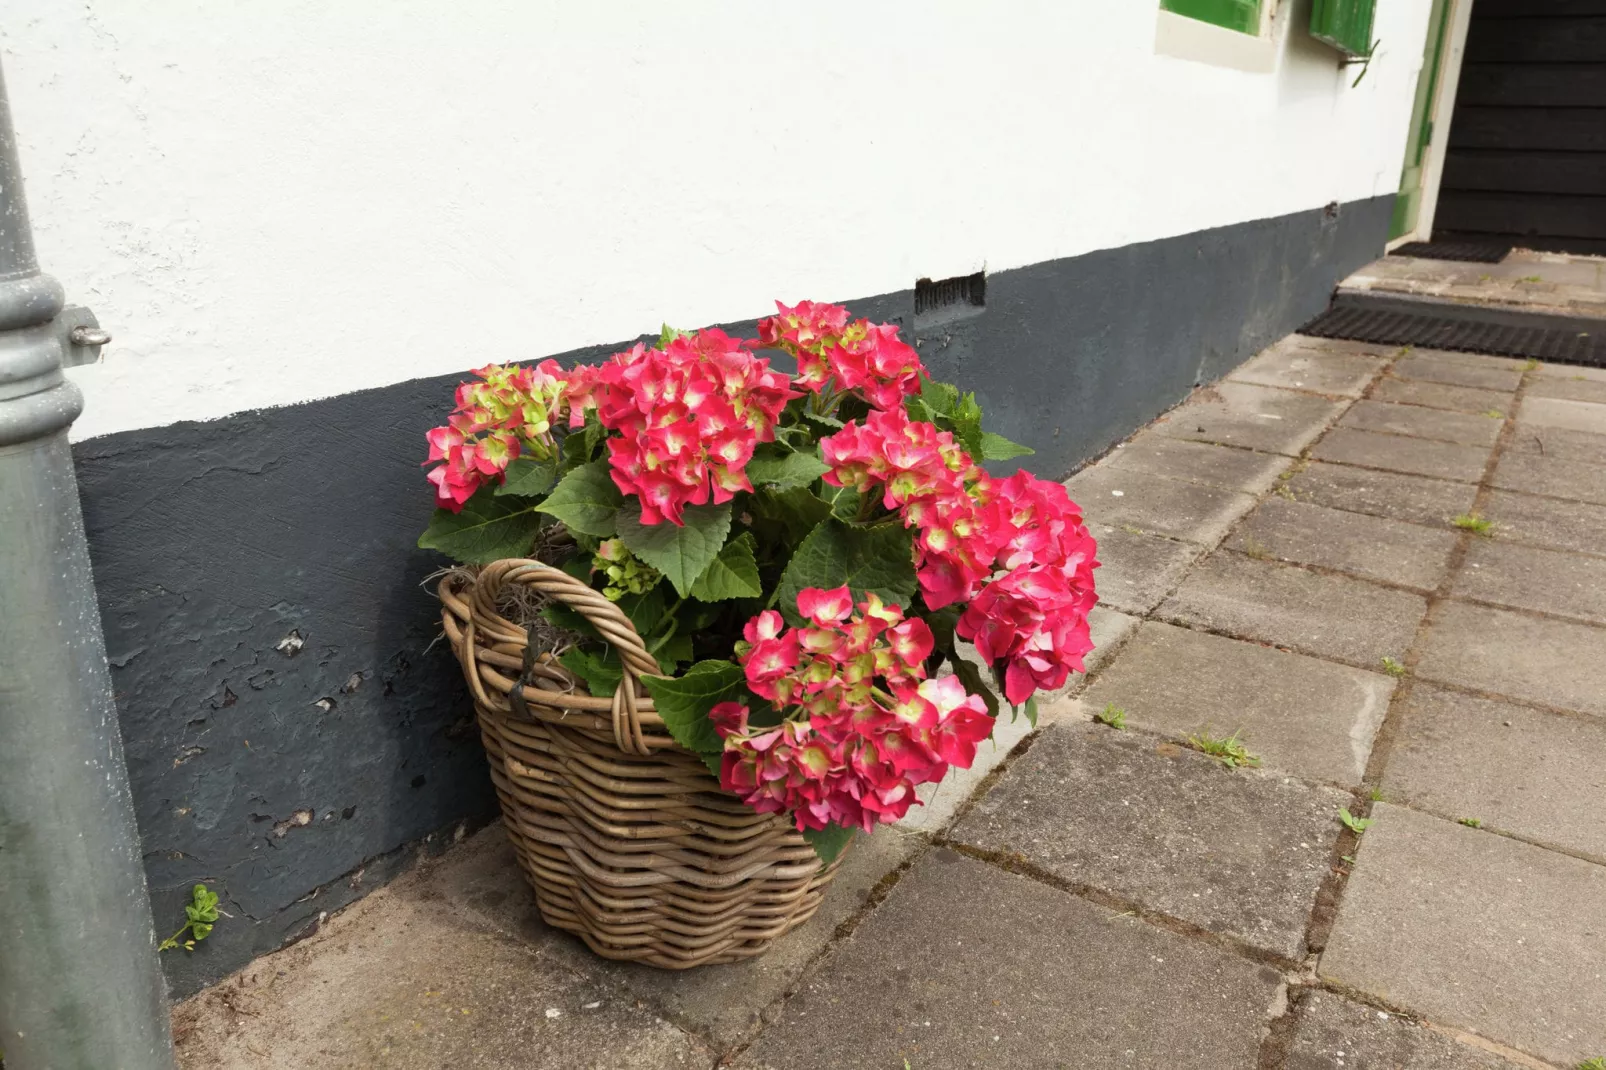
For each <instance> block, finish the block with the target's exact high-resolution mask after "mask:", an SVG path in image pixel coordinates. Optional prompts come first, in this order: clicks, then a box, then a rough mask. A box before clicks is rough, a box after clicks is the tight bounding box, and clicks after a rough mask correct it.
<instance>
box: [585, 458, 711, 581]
mask: <svg viewBox="0 0 1606 1070" xmlns="http://www.w3.org/2000/svg"><path fill="white" fill-rule="evenodd" d="M562 489H563V488H562V486H559V487H558V490H562ZM556 496H557V492H556V491H554V492H553V497H556ZM681 519H682V520H683V521H685V523H684V524H682V525H675V524H671V523H670V522H669V521H667V520H665V521H662V522H661V523H657V524H652V525H647V524H643V523H642V522H641V510H640V508H639V507H637V506H635V505H632V506H631V507H630V508H626V509H620V510H619V515H618V524H619V538H620V539H622V540H623V541H624V544H625V547H626V548H627V549H629V551H630V552H631V553H633V554H635V555H636V556H637V557H639V558H641V559H642V560H643V561H645V562H647V564H649V565H651V566H652V567H653V568H655V569H657V570H658V571H659V572H662V573H663V574H664V575H665V576H666V577H668V579H669V582H670V583H672V584H674V587H675V593H676V594H678V595H680V596H681V597H682V598H687V597H690V596H691V589H692V585H693V584H695V583H696V582H697V578H698V577H699V576H701V575H702V574H703V570H704V569H706V568H707V567H708V566H709V565H710V564H712V563H713V560H714V558H715V557H717V556H718V555H719V551H720V549H721V548H722V547H723V546H724V545H725V536H726V535H729V534H730V530H731V506H730V502H726V503H725V504H724V505H688V506H687V507H686V509H685V511H684V512H682V513H681Z"/></svg>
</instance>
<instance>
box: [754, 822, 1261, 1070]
mask: <svg viewBox="0 0 1606 1070" xmlns="http://www.w3.org/2000/svg"><path fill="white" fill-rule="evenodd" d="M1279 980H1280V978H1279V976H1278V974H1277V972H1276V971H1275V970H1272V969H1270V968H1269V967H1266V966H1257V965H1254V964H1253V963H1250V962H1248V961H1246V960H1244V959H1242V958H1240V957H1238V956H1235V955H1232V954H1230V953H1228V952H1226V951H1224V950H1222V949H1220V948H1216V947H1211V946H1208V945H1205V944H1202V943H1199V942H1198V941H1193V940H1188V939H1186V938H1184V937H1180V936H1177V935H1175V934H1173V933H1169V932H1165V931H1163V930H1160V929H1156V928H1153V927H1151V926H1149V925H1146V924H1144V923H1142V922H1140V921H1137V920H1135V919H1133V918H1122V917H1118V916H1116V914H1115V912H1113V911H1110V910H1106V909H1104V908H1102V907H1098V906H1094V905H1093V904H1091V903H1088V902H1085V901H1083V900H1080V899H1077V898H1075V897H1074V896H1070V895H1066V894H1064V893H1062V892H1059V891H1056V890H1054V889H1052V888H1048V887H1046V886H1044V885H1041V884H1038V883H1036V882H1033V881H1030V880H1027V879H1026V878H1024V877H1018V876H1015V875H1014V874H1010V873H1005V872H1003V871H1001V870H998V869H995V868H993V867H992V866H989V865H987V864H985V863H982V862H978V861H975V860H973V859H970V858H965V857H963V856H961V855H958V854H956V853H954V852H951V851H941V850H939V851H933V852H931V853H930V854H928V855H926V856H925V857H924V858H922V859H921V860H920V861H919V862H918V863H916V864H915V866H914V868H913V869H911V870H910V872H909V873H908V874H907V875H905V876H904V878H903V879H902V880H901V881H899V882H898V885H897V887H895V888H893V889H892V893H891V895H890V896H888V898H887V901H886V902H885V903H883V904H882V905H881V907H880V908H879V909H877V910H876V912H875V913H874V914H873V915H871V916H870V917H869V918H868V919H867V920H866V921H865V922H864V923H863V924H861V925H860V926H859V928H858V930H857V931H855V932H854V934H853V936H852V937H851V938H849V939H848V940H847V941H846V942H845V943H844V944H843V945H842V946H840V947H839V948H838V949H836V950H835V951H833V952H832V954H831V956H830V957H829V958H828V959H826V960H825V962H824V963H823V964H822V965H821V968H820V969H819V970H817V971H816V972H815V973H814V974H813V976H812V977H811V978H810V980H809V982H808V984H807V985H806V986H805V987H804V988H803V989H802V990H800V991H799V992H798V993H797V994H796V995H795V996H793V997H792V998H791V999H790V1000H788V1001H787V1003H786V1006H785V1008H784V1009H783V1010H782V1012H781V1017H780V1019H779V1021H777V1022H776V1023H775V1024H774V1025H772V1026H771V1027H770V1028H769V1029H767V1030H765V1032H764V1033H763V1034H762V1035H761V1036H760V1037H759V1039H758V1041H757V1043H755V1044H754V1045H753V1047H752V1048H750V1049H748V1051H747V1052H746V1053H745V1054H744V1055H743V1057H742V1058H741V1059H740V1060H739V1061H738V1062H737V1064H736V1065H737V1066H738V1067H740V1068H744V1070H819V1068H822V1067H855V1068H856V1067H886V1068H888V1070H892V1068H901V1067H903V1066H904V1063H905V1061H906V1060H907V1062H908V1065H909V1066H910V1067H921V1068H938V1067H943V1068H947V1067H954V1068H958V1067H978V1068H979V1067H1010V1068H1011V1070H1039V1068H1041V1070H1049V1068H1056V1070H1057V1068H1063V1067H1087V1068H1093V1067H1169V1066H1186V1067H1188V1068H1189V1070H1243V1068H1245V1067H1251V1066H1254V1065H1255V1059H1256V1052H1257V1051H1258V1049H1259V1046H1260V1032H1261V1029H1262V1026H1263V1025H1264V1023H1265V1020H1266V1017H1267V1012H1268V1008H1269V1007H1270V1005H1271V1004H1272V1003H1273V1001H1274V1000H1275V998H1276V994H1277V990H1278V982H1279ZM1159 1008H1163V1010H1157V1009H1159Z"/></svg>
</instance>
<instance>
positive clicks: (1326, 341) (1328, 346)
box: [1271, 333, 1410, 357]
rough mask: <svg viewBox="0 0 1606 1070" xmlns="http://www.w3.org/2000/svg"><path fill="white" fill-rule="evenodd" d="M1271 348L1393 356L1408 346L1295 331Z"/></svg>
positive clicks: (1364, 355)
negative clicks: (1319, 335)
mask: <svg viewBox="0 0 1606 1070" xmlns="http://www.w3.org/2000/svg"><path fill="white" fill-rule="evenodd" d="M1271 348H1272V349H1274V350H1283V349H1289V350H1303V351H1305V352H1312V353H1350V354H1354V355H1356V356H1362V357H1395V356H1398V355H1399V354H1400V353H1402V352H1404V351H1405V350H1407V349H1409V348H1410V347H1409V346H1397V345H1388V344H1384V343H1381V342H1357V341H1354V340H1353V339H1349V338H1318V337H1316V336H1315V335H1314V334H1297V333H1296V334H1291V335H1289V336H1288V337H1286V338H1283V339H1281V340H1279V341H1277V342H1274V343H1272V346H1271Z"/></svg>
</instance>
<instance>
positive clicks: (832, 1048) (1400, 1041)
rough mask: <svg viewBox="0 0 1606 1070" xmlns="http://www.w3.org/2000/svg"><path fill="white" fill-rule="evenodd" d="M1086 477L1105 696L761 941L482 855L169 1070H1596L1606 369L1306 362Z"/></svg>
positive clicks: (1385, 356) (350, 915)
mask: <svg viewBox="0 0 1606 1070" xmlns="http://www.w3.org/2000/svg"><path fill="white" fill-rule="evenodd" d="M1540 402H1545V403H1544V404H1541V403H1540ZM1068 486H1069V488H1070V491H1071V495H1072V497H1073V498H1075V499H1077V500H1078V501H1079V502H1080V503H1081V504H1082V506H1083V508H1084V510H1085V512H1086V515H1087V518H1088V521H1089V523H1090V525H1091V527H1092V529H1093V531H1094V533H1095V534H1096V535H1097V536H1098V538H1099V540H1100V546H1101V557H1102V559H1103V560H1104V562H1105V564H1104V567H1103V568H1102V569H1101V570H1100V574H1099V581H1100V590H1101V595H1102V598H1103V605H1102V606H1101V607H1100V609H1099V610H1098V612H1097V614H1096V615H1095V618H1094V621H1093V624H1094V633H1095V637H1096V638H1097V639H1098V640H1099V643H1100V648H1099V651H1098V654H1097V657H1096V658H1095V659H1093V661H1092V663H1091V665H1090V668H1091V670H1092V671H1091V672H1090V674H1089V676H1088V677H1087V678H1085V679H1078V680H1077V681H1076V682H1075V683H1074V684H1073V685H1072V686H1071V687H1069V688H1067V689H1066V690H1065V692H1064V693H1062V694H1060V695H1057V696H1052V697H1051V699H1050V700H1049V701H1046V702H1044V703H1043V704H1042V710H1043V716H1042V723H1041V724H1040V725H1039V727H1038V728H1037V729H1036V730H1032V729H1031V728H1030V727H1029V726H1028V725H1026V724H1025V722H1024V721H1020V722H1016V723H1013V724H1007V725H1001V727H1000V730H999V737H1000V738H999V743H998V745H997V746H996V747H992V748H984V751H983V754H982V755H981V757H980V759H979V761H978V766H977V768H976V769H974V770H972V771H971V772H969V773H968V774H966V775H965V776H963V777H958V778H956V779H955V780H954V781H953V782H951V783H949V784H946V785H944V786H943V788H942V790H941V792H940V793H938V794H937V795H935V796H932V797H931V798H929V799H928V802H929V803H930V805H929V806H928V807H926V808H925V809H924V810H922V811H917V812H916V814H915V815H912V816H911V819H910V820H909V821H907V822H906V823H905V826H904V827H902V828H891V829H885V830H882V831H881V832H878V833H877V834H876V835H875V836H874V837H872V838H870V839H869V840H867V841H862V842H860V843H859V844H857V845H856V847H855V848H854V850H853V851H852V852H851V854H850V856H849V858H848V860H847V862H846V865H845V868H844V871H843V873H842V875H841V877H840V878H839V879H838V880H837V882H836V885H835V887H834V888H833V890H832V892H831V894H830V896H829V898H828V899H827V901H826V905H825V907H824V908H823V909H822V911H821V913H820V914H819V915H818V916H817V917H816V918H814V919H813V920H812V921H811V922H810V923H809V924H808V925H806V926H804V927H803V928H802V929H800V930H799V931H798V932H796V933H794V934H792V935H791V936H789V937H788V938H787V939H786V940H784V941H783V942H782V943H781V944H780V945H779V946H777V947H776V948H775V949H774V950H773V951H772V952H771V953H769V954H768V955H765V956H764V957H762V958H760V959H757V960H754V961H751V962H748V963H743V964H740V965H736V966H723V967H713V968H706V969H701V970H697V971H692V972H688V973H684V974H668V973H663V972H658V971H654V970H648V969H642V968H636V967H627V966H620V965H618V964H611V963H606V962H603V961H601V960H599V959H597V958H595V957H594V956H592V955H590V954H589V953H587V952H586V951H585V950H584V949H583V948H581V947H580V946H579V945H578V944H577V943H576V942H575V941H574V940H572V939H570V938H569V937H567V936H564V935H562V934H559V933H556V932H554V931H553V930H551V929H548V928H547V927H546V926H545V925H543V924H542V922H541V921H540V920H539V918H538V916H537V915H536V912H535V909H534V906H533V902H532V900H531V896H530V894H529V892H528V890H527V889H526V888H525V886H524V885H523V883H522V881H521V878H520V877H519V875H518V873H517V871H516V868H515V866H514V863H513V859H512V855H511V851H510V850H509V848H508V845H507V842H506V840H505V838H504V837H503V836H502V834H501V832H500V829H499V828H496V827H492V828H490V829H487V830H484V831H483V832H481V833H479V834H478V835H476V836H474V837H472V838H471V839H470V840H469V841H468V842H466V843H465V844H463V845H461V846H459V847H457V848H456V849H454V850H452V851H450V852H448V853H447V854H446V855H445V856H444V857H443V858H441V859H439V860H437V861H433V862H426V863H423V864H421V865H420V866H419V867H418V868H417V869H415V871H413V872H412V873H410V874H409V875H407V876H406V877H404V878H403V879H401V880H399V881H397V882H395V883H394V884H392V885H391V886H390V887H388V888H386V889H384V890H382V891H380V892H378V893H376V894H374V895H372V896H370V897H368V898H367V899H365V900H363V901H362V902H361V903H359V904H357V905H356V906H354V907H352V908H351V909H349V910H347V911H346V912H344V913H343V914H341V915H339V916H337V917H334V918H332V919H330V920H329V922H328V924H327V925H325V926H324V928H323V930H322V931H321V932H319V933H318V934H317V935H315V936H313V937H312V938H310V939H308V940H306V941H303V942H302V943H300V944H297V945H295V946H293V947H291V948H289V949H287V950H285V951H282V952H279V953H277V954H274V955H270V956H268V957H266V958H263V959H261V960H259V961H258V962H257V963H256V964H254V965H253V966H251V967H249V968H248V969H246V970H244V971H242V973H240V974H239V975H236V977H234V978H232V979H230V980H229V981H227V982H225V983H224V984H222V985H220V986H218V987H217V988H215V989H212V990H210V991H209V992H207V993H203V994H202V995H201V996H199V997H196V998H195V999H193V1000H191V1001H190V1002H189V1003H187V1004H185V1005H183V1006H181V1007H180V1008H178V1010H177V1012H176V1015H175V1021H176V1024H177V1029H178V1032H179V1035H180V1044H181V1047H180V1050H181V1052H182V1053H183V1059H184V1065H185V1066H186V1067H189V1068H195V1070H199V1068H202V1067H206V1068H213V1067H223V1068H228V1070H233V1068H247V1067H250V1068H256V1067H267V1068H277V1067H283V1068H291V1067H319V1068H323V1067H392V1066H394V1067H454V1068H455V1067H486V1068H503V1067H506V1068H513V1067H521V1068H528V1067H554V1068H558V1067H562V1068H567V1067H607V1068H622V1067H630V1068H657V1067H697V1068H702V1070H712V1068H715V1067H729V1068H744V1070H762V1068H773V1070H816V1068H825V1067H832V1068H834V1067H844V1068H885V1070H948V1068H956V1067H1002V1068H1010V1070H1030V1068H1037V1067H1044V1068H1047V1067H1063V1068H1071V1070H1103V1068H1153V1070H1162V1068H1163V1070H1177V1068H1188V1070H1340V1068H1344V1070H1515V1068H1529V1070H1532V1068H1547V1067H1548V1068H1552V1070H1573V1068H1575V1067H1577V1066H1578V1065H1579V1064H1580V1063H1582V1062H1584V1061H1585V1060H1587V1059H1590V1058H1593V1057H1596V1056H1606V373H1603V372H1599V371H1593V370H1589V369H1580V368H1572V367H1564V366H1547V365H1535V364H1532V363H1524V362H1519V361H1512V360H1504V359H1499V358H1490V357H1481V356H1473V355H1469V354H1461V353H1447V352H1431V351H1429V352H1424V351H1415V352H1408V353H1402V352H1399V351H1396V350H1394V349H1391V348H1384V347H1377V346H1368V345H1360V344H1355V343H1345V342H1333V341H1321V340H1316V339H1311V338H1302V337H1298V336H1294V337H1291V338H1288V339H1285V340H1283V341H1282V342H1280V343H1278V344H1277V345H1276V346H1273V347H1272V348H1271V349H1269V350H1267V351H1266V352H1265V353H1262V354H1261V355H1259V356H1257V357H1256V358H1254V359H1253V360H1251V361H1249V362H1248V363H1246V364H1245V365H1244V366H1243V367H1241V368H1240V369H1238V371H1236V372H1235V373H1233V375H1231V376H1229V377H1228V379H1227V380H1226V381H1225V382H1223V383H1220V384H1217V385H1216V386H1215V387H1212V388H1206V389H1203V390H1200V391H1198V393H1197V395H1196V396H1195V397H1194V398H1193V399H1191V400H1190V401H1189V402H1187V403H1186V404H1184V405H1182V406H1180V407H1179V408H1177V409H1175V410H1173V411H1172V412H1170V413H1168V414H1167V415H1166V416H1165V417H1163V418H1162V419H1161V420H1160V421H1158V422H1157V423H1156V424H1155V425H1153V426H1152V427H1150V428H1148V429H1145V430H1144V431H1142V432H1140V433H1139V434H1137V435H1136V436H1134V437H1133V438H1132V439H1131V440H1130V441H1129V442H1127V443H1125V444H1123V445H1121V446H1119V447H1117V448H1116V449H1114V450H1112V451H1111V452H1110V454H1109V455H1108V456H1107V457H1105V458H1103V459H1102V460H1100V461H1099V462H1098V463H1096V464H1094V465H1092V466H1090V467H1088V468H1087V469H1085V470H1083V471H1082V472H1081V473H1079V474H1077V475H1076V476H1074V477H1073V478H1071V479H1070V480H1069V481H1068ZM1485 521H1488V522H1489V523H1485ZM1491 525H1492V526H1491ZM1117 710H1119V711H1121V716H1117V715H1116V711H1117ZM1094 714H1103V715H1105V719H1106V720H1116V721H1121V722H1122V723H1124V727H1120V728H1117V727H1113V726H1111V725H1109V724H1107V723H1102V722H1100V721H1097V720H1095V719H1094V716H1093V715H1094ZM1229 737H1235V738H1236V741H1237V743H1238V744H1239V745H1241V747H1242V748H1244V749H1245V750H1246V751H1247V752H1248V754H1249V755H1252V756H1253V759H1251V760H1250V761H1249V762H1248V764H1244V765H1238V766H1229V765H1228V764H1225V763H1223V762H1221V761H1218V760H1217V759H1215V758H1213V757H1210V756H1208V755H1207V754H1205V753H1202V752H1201V748H1202V747H1203V748H1208V746H1209V745H1210V744H1212V743H1213V742H1218V741H1222V740H1225V739H1228V738H1229ZM1254 759H1258V765H1256V764H1255V760H1254ZM1341 811H1344V812H1347V813H1348V814H1349V815H1350V820H1349V821H1348V822H1346V821H1345V820H1344V818H1343V816H1342V814H1341Z"/></svg>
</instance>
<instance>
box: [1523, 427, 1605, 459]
mask: <svg viewBox="0 0 1606 1070" xmlns="http://www.w3.org/2000/svg"><path fill="white" fill-rule="evenodd" d="M1506 449H1507V451H1508V452H1516V453H1537V454H1539V455H1540V456H1541V457H1549V458H1551V459H1553V460H1558V461H1583V462H1585V463H1587V464H1597V465H1606V435H1592V434H1590V433H1589V432H1588V431H1566V430H1563V429H1561V428H1558V427H1538V426H1535V425H1534V424H1518V425H1517V426H1516V433H1515V434H1513V435H1512V436H1511V442H1510V444H1509V445H1507V447H1506Z"/></svg>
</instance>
